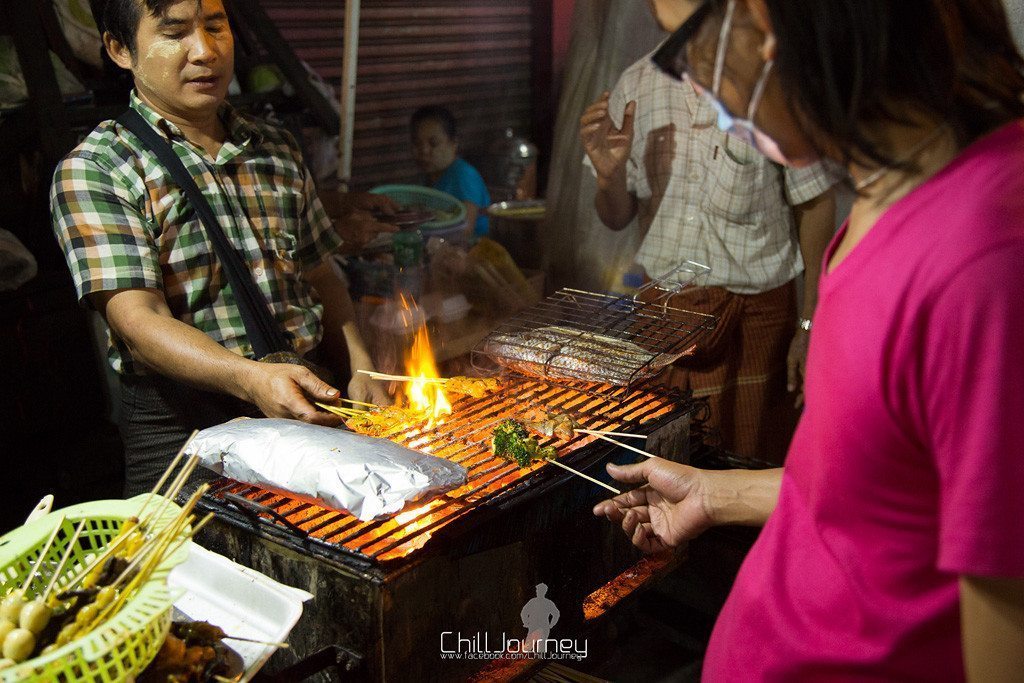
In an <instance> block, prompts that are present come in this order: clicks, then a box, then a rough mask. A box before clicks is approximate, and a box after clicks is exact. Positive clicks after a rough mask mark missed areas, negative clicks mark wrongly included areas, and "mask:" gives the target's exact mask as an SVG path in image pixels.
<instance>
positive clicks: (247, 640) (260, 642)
mask: <svg viewBox="0 0 1024 683" xmlns="http://www.w3.org/2000/svg"><path fill="white" fill-rule="evenodd" d="M221 640H237V641H240V642H242V643H253V644H255V645H269V646H271V647H281V648H284V649H286V650H287V649H288V648H290V647H291V645H289V644H288V643H283V642H281V641H277V640H256V639H255V638H242V637H241V636H222V637H221Z"/></svg>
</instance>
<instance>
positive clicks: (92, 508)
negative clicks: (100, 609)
mask: <svg viewBox="0 0 1024 683" xmlns="http://www.w3.org/2000/svg"><path fill="white" fill-rule="evenodd" d="M149 497H150V496H149V494H143V495H141V496H136V497H135V498H131V499H129V500H99V501H94V502H91V503H83V504H81V505H75V506H72V507H68V508H65V509H63V510H57V511H54V512H51V513H50V514H48V515H46V516H45V517H41V518H39V519H37V520H35V521H33V522H31V523H29V524H26V525H25V526H22V527H19V528H17V529H15V530H14V531H12V532H10V533H9V534H7V535H5V536H3V537H0V594H4V595H5V594H6V593H7V591H8V590H9V589H11V588H14V587H15V586H20V585H21V584H22V583H23V582H24V580H25V577H26V576H28V572H29V571H30V570H31V568H32V566H33V565H34V563H35V561H36V558H37V557H39V554H40V552H41V551H42V549H43V546H45V545H46V540H47V539H48V538H49V536H50V534H51V533H52V532H53V529H54V526H55V525H56V524H57V522H58V521H60V518H61V516H62V515H63V516H64V521H63V523H62V524H61V531H60V532H58V534H57V537H56V539H55V540H54V542H53V545H52V546H51V547H50V550H49V551H48V552H47V554H46V559H45V560H44V564H43V566H44V567H46V566H49V567H51V568H52V567H55V566H56V565H57V563H58V562H59V561H60V558H61V557H63V555H64V552H65V550H66V549H67V547H68V543H69V542H70V541H71V538H72V537H73V536H74V533H75V528H76V527H77V526H78V524H79V522H81V521H82V520H86V524H85V527H84V528H83V529H82V534H81V536H80V537H79V539H78V541H77V542H76V544H75V548H74V549H72V551H71V558H70V559H69V560H68V562H67V563H66V564H65V568H64V571H63V573H62V575H61V578H59V579H58V580H57V586H58V588H57V589H56V590H57V591H59V590H60V587H62V586H65V585H67V584H68V582H69V581H70V580H71V578H72V577H73V576H74V575H75V574H77V573H78V572H77V571H76V570H78V569H79V568H80V567H82V566H83V565H84V564H85V563H88V562H89V561H90V560H91V559H92V558H93V557H95V556H96V555H97V554H98V553H99V552H102V549H103V547H104V546H106V544H107V543H109V542H110V541H111V540H112V539H113V538H114V537H115V536H117V533H118V531H119V530H120V528H121V524H122V523H123V522H124V520H125V519H127V518H128V517H131V516H132V515H134V514H136V513H137V512H138V511H139V510H140V509H141V508H142V505H143V503H144V502H145V501H146V500H147V499H148V498H149ZM161 500H162V499H161ZM156 505H157V504H156V503H151V504H150V507H149V508H148V510H156V509H157V507H156ZM179 512H180V508H178V506H177V505H174V504H173V503H171V504H168V505H166V506H165V508H164V511H163V513H162V514H161V515H160V518H159V519H157V520H155V521H154V522H153V524H152V527H153V529H154V530H156V529H160V528H163V527H164V526H165V525H166V524H167V523H168V522H170V521H171V520H172V519H174V518H175V517H176V516H177V515H178V513H179ZM187 557H188V548H187V547H182V548H180V549H179V550H177V551H175V552H174V553H173V554H172V555H171V556H169V557H167V558H165V559H164V561H163V562H162V563H161V564H160V565H159V566H158V567H157V568H156V570H155V571H154V572H153V575H152V576H151V577H150V579H149V581H147V582H146V583H145V584H144V585H143V586H142V587H141V588H140V589H139V590H138V592H137V593H136V594H135V596H134V597H133V598H132V599H131V600H129V601H128V602H127V603H125V605H124V607H122V608H121V610H120V611H119V612H118V613H117V614H116V615H114V616H113V617H112V618H111V619H108V620H107V621H106V623H104V624H103V625H102V626H100V627H98V628H96V629H95V630H93V632H92V633H90V634H89V635H87V636H85V637H84V638H79V639H77V640H74V641H72V642H70V643H68V644H67V645H64V646H63V647H60V648H58V649H56V650H54V651H53V652H51V653H49V654H47V655H45V656H41V657H36V658H35V659H29V660H26V661H24V662H22V663H21V664H16V665H14V666H12V667H9V668H7V669H4V670H2V671H0V681H2V682H3V683H8V682H10V683H14V681H19V682H20V681H39V682H42V681H48V682H49V681H103V682H104V683H112V682H113V681H124V680H126V679H128V678H129V677H131V676H134V675H135V674H138V673H139V672H140V671H142V670H143V669H144V668H146V666H147V665H148V664H149V663H150V662H151V661H152V660H153V658H154V657H155V656H156V653H157V652H158V651H159V650H160V647H161V645H163V642H164V639H165V638H166V637H167V632H168V630H169V629H170V627H171V605H172V604H173V603H174V601H175V600H176V599H177V598H178V597H179V596H180V595H181V591H180V590H178V589H171V588H170V587H169V586H168V585H167V574H168V573H169V572H170V570H171V569H172V568H173V567H174V566H175V565H177V564H180V563H181V562H183V561H184V560H185V559H186V558H187ZM51 571H52V569H51ZM50 578H51V577H50V576H49V575H48V574H47V572H46V570H45V569H44V570H43V571H42V572H40V578H38V579H36V581H35V583H34V586H33V587H34V588H35V589H36V590H40V589H41V587H42V586H45V585H46V584H47V583H49V579H50ZM41 585H42V586H41Z"/></svg>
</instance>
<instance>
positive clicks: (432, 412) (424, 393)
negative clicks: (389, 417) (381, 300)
mask: <svg viewBox="0 0 1024 683" xmlns="http://www.w3.org/2000/svg"><path fill="white" fill-rule="evenodd" d="M402 303H403V304H406V305H407V306H408V304H407V302H406V301H405V299H404V297H403V299H402ZM405 374H406V375H408V376H409V377H414V378H415V379H413V380H411V381H409V382H406V383H405V384H404V386H403V389H402V390H403V392H404V394H405V402H406V405H408V407H410V408H412V409H413V410H415V411H416V412H418V413H423V415H424V416H426V418H427V428H428V429H429V428H431V427H433V426H434V425H435V424H437V422H438V421H439V420H440V418H441V417H443V416H445V415H451V414H452V405H451V403H449V402H448V398H447V397H446V396H445V395H444V389H443V387H444V385H443V384H441V383H440V382H432V381H430V380H436V379H439V378H440V377H441V376H440V375H439V374H438V372H437V364H436V363H435V362H434V351H433V349H432V348H431V347H430V336H429V335H428V334H427V327H426V325H420V326H419V328H418V329H417V330H416V336H415V337H414V338H413V343H412V348H411V349H410V350H409V354H408V355H407V356H406V358H405Z"/></svg>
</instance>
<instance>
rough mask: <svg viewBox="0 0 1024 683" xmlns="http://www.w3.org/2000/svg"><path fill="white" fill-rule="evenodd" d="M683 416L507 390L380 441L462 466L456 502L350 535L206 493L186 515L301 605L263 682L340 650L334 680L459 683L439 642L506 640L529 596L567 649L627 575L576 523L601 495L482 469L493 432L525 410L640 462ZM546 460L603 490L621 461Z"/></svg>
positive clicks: (294, 514) (621, 395)
mask: <svg viewBox="0 0 1024 683" xmlns="http://www.w3.org/2000/svg"><path fill="white" fill-rule="evenodd" d="M699 405H700V404H696V403H694V402H693V401H692V400H690V399H689V397H688V396H685V395H683V394H680V393H679V392H678V391H675V390H668V389H664V388H661V387H655V386H641V387H633V388H622V387H611V386H608V385H599V384H593V383H584V382H564V383H560V384H553V383H548V382H545V381H542V380H539V379H531V378H527V377H524V376H520V375H507V376H505V377H503V380H502V387H501V390H500V391H499V392H497V393H494V394H490V395H488V396H485V397H483V398H477V399H474V398H465V399H462V400H460V401H458V402H456V403H455V404H454V405H453V413H452V415H451V416H449V417H447V418H445V420H444V421H443V422H442V423H441V424H440V425H438V426H435V427H434V428H432V429H427V428H426V427H421V428H419V429H412V430H408V429H407V430H403V431H401V432H396V433H393V434H390V435H388V438H391V439H392V440H394V441H396V442H398V443H400V444H402V445H405V446H408V447H410V448H414V449H417V450H420V451H423V452H428V453H433V454H435V455H438V456H442V457H445V458H447V459H450V460H453V461H455V462H458V463H460V464H462V465H463V466H465V467H466V469H467V470H468V473H469V477H468V481H467V483H466V485H465V486H463V487H461V488H459V489H456V490H454V491H450V492H449V493H448V494H446V495H443V496H440V497H438V498H436V499H434V500H432V501H430V502H428V503H425V504H423V505H421V506H419V507H416V508H414V509H412V510H408V511H406V512H403V513H401V514H399V515H396V516H394V517H392V518H390V519H386V520H378V521H372V522H361V521H359V520H358V519H356V518H355V517H353V516H351V515H349V514H347V513H345V512H341V511H337V510H332V509H328V508H323V507H319V506H317V505H314V504H311V503H309V502H305V501H299V500H296V499H293V498H290V497H288V496H285V495H281V494H279V493H274V492H270V491H267V490H264V489H261V488H259V487H256V486H250V485H247V484H242V483H239V482H236V481H233V480H229V479H221V480H218V481H216V482H214V484H213V488H211V490H210V491H208V492H207V493H206V494H205V495H204V496H203V498H202V499H201V501H200V502H199V507H200V508H201V509H203V510H207V511H213V512H215V513H216V519H215V520H214V522H213V523H211V525H210V526H209V527H208V528H207V530H206V531H204V535H203V537H202V539H201V541H202V543H203V545H206V546H208V547H211V548H212V549H214V550H216V551H218V552H221V553H224V554H226V555H228V556H229V557H232V558H234V559H235V560H236V561H239V562H241V563H242V564H246V565H248V566H251V567H253V568H255V569H257V570H259V571H262V572H264V573H267V574H268V575H270V576H272V577H274V578H276V579H277V580H279V581H282V582H284V583H287V584H290V585H294V586H297V587H300V588H304V589H306V590H309V591H310V592H311V593H313V594H314V596H315V598H314V600H313V601H312V602H311V603H310V604H308V605H307V607H306V613H305V614H304V616H303V619H302V620H301V621H300V623H299V624H298V626H297V627H296V629H295V630H293V632H292V635H291V637H290V642H291V644H292V648H291V650H288V651H282V652H280V653H279V654H278V655H277V656H276V658H275V660H273V661H272V662H271V670H274V669H276V668H280V667H284V666H287V665H288V664H290V663H293V662H294V661H296V660H297V659H299V658H302V657H306V656H308V655H310V654H312V653H315V652H318V651H321V650H323V649H324V648H334V649H335V650H339V648H340V650H339V651H344V652H347V653H349V654H350V655H351V656H350V658H349V661H350V663H351V664H352V670H351V671H349V672H347V673H346V674H345V680H353V679H356V680H380V681H388V680H403V681H405V680H417V681H420V680H422V681H431V680H460V679H462V678H465V677H467V676H469V675H470V674H472V673H473V672H475V671H478V670H479V669H480V668H481V666H483V665H484V664H486V662H484V661H480V660H473V659H463V660H457V661H448V660H442V659H441V656H440V635H441V633H442V631H460V632H466V633H490V634H492V636H491V637H494V638H496V637H497V634H502V633H508V634H510V635H514V636H518V637H522V636H523V633H521V631H522V630H523V629H522V628H521V625H520V622H519V610H520V609H521V607H522V606H523V604H525V602H526V600H528V599H529V598H530V597H532V596H533V594H534V586H535V585H536V584H537V583H540V582H544V583H546V584H547V585H548V586H549V594H548V595H549V597H550V598H551V599H552V600H554V601H555V602H556V603H557V604H558V606H559V609H560V610H561V611H562V620H561V621H560V622H559V626H558V629H559V632H560V633H563V634H566V636H567V637H568V636H569V634H574V633H575V632H580V631H579V630H580V629H583V628H584V626H585V624H586V622H587V619H588V617H589V618H594V617H595V615H599V614H600V613H601V612H602V611H603V610H602V609H595V608H594V607H593V605H594V601H595V598H594V597H593V596H594V595H595V594H596V595H598V596H600V595H604V594H606V593H607V592H608V589H607V586H606V584H608V583H609V582H613V581H615V579H616V577H617V576H620V575H623V574H624V573H625V574H629V569H630V567H633V566H634V565H636V564H637V563H638V561H639V560H640V557H639V555H638V553H637V552H636V551H635V550H634V549H633V548H632V546H631V545H630V544H629V543H628V540H627V539H625V538H624V537H623V535H622V534H621V532H619V531H618V530H616V529H615V528H613V526H612V525H610V524H607V522H606V521H603V520H598V519H595V518H593V516H592V515H591V514H590V507H591V506H592V505H593V503H594V502H596V501H597V500H599V499H600V498H603V497H604V496H605V495H606V492H604V491H603V490H602V489H600V488H598V487H597V486H595V485H594V484H591V483H589V482H586V481H583V480H580V479H577V478H575V477H572V475H570V474H568V473H566V472H564V471H562V470H561V469H559V468H556V467H553V466H550V465H547V464H544V463H538V464H536V465H534V466H533V467H531V468H528V469H520V468H518V467H517V466H515V465H514V464H512V463H509V462H507V461H505V460H501V459H497V458H495V457H494V456H493V455H492V454H491V453H490V451H489V448H488V441H489V437H490V433H491V430H492V428H493V426H494V425H495V424H496V423H497V422H498V421H500V420H501V419H503V418H505V417H511V416H520V415H522V414H523V413H524V411H527V410H531V409H532V410H537V411H543V410H555V411H559V412H564V413H568V414H569V415H571V416H573V417H574V418H575V419H576V420H577V421H578V422H579V423H580V424H581V425H582V426H584V427H585V428H589V429H607V430H615V431H618V432H632V433H636V434H645V435H647V436H648V438H647V439H646V441H644V442H643V443H644V444H645V446H644V447H645V448H646V449H647V450H649V451H651V452H653V453H656V454H659V455H662V456H665V457H671V458H673V459H680V458H684V457H685V455H686V453H687V450H688V440H689V434H690V430H689V419H690V416H691V415H692V414H693V413H694V412H695V410H696V409H697V408H698V407H699ZM547 443H555V441H554V440H549V441H548V442H547ZM558 445H559V459H560V460H561V461H562V462H564V463H566V464H569V465H571V466H573V467H575V468H577V469H579V470H584V471H587V472H588V474H590V475H592V476H596V477H604V476H605V475H604V472H603V467H602V466H601V465H603V463H604V462H606V461H607V460H609V459H615V460H619V461H625V462H635V461H636V456H635V455H634V454H630V453H628V452H626V451H617V450H616V448H615V447H614V446H611V445H609V444H607V443H606V442H604V441H599V440H596V439H595V438H594V437H592V436H585V435H578V436H577V437H575V438H573V439H572V440H571V441H570V442H568V443H565V442H559V444H558ZM631 576H633V577H635V576H636V573H635V572H634V573H633V574H632V575H631ZM630 589H631V590H632V587H631V588H630ZM602 591H603V592H602ZM601 599H604V598H599V602H600V600H601ZM587 605H590V607H587ZM327 679H329V678H327Z"/></svg>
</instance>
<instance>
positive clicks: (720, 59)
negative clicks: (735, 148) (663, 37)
mask: <svg viewBox="0 0 1024 683" xmlns="http://www.w3.org/2000/svg"><path fill="white" fill-rule="evenodd" d="M735 10H736V0H729V6H728V8H727V9H726V13H725V21H723V22H722V31H721V33H720V34H719V36H718V52H717V54H716V55H715V74H714V80H713V81H712V84H711V92H708V91H707V90H705V89H703V88H701V87H700V86H699V85H697V83H696V82H695V81H693V79H690V82H691V83H693V86H694V89H695V90H696V91H697V92H698V93H699V94H701V95H702V96H703V97H704V98H705V99H706V100H707V101H708V102H709V103H710V104H711V107H712V108H713V109H714V110H715V113H716V114H717V116H718V128H719V130H721V131H722V132H724V133H728V134H729V135H732V136H733V137H736V138H738V139H740V140H742V141H743V142H745V143H747V144H748V145H750V146H751V147H753V148H754V149H756V150H757V151H758V152H760V153H761V154H763V155H765V156H766V157H768V158H769V159H771V160H772V161H774V162H775V163H777V164H782V165H783V166H790V165H792V162H791V161H790V160H789V159H788V158H786V155H785V154H783V153H782V150H781V149H780V148H779V145H778V143H777V142H775V140H773V139H772V138H771V137H770V136H769V135H768V134H767V133H765V132H764V131H762V130H761V129H760V128H758V127H757V126H756V125H755V124H754V114H756V113H757V108H758V106H760V104H761V98H762V97H764V91H765V88H766V86H767V85H768V75H769V74H770V73H771V70H772V66H774V64H775V62H774V61H772V60H768V61H767V62H765V65H764V68H763V69H761V76H760V77H759V78H758V79H757V83H756V84H754V92H753V93H752V94H751V96H750V104H749V105H748V107H747V116H746V118H742V119H741V118H738V117H736V116H733V115H732V114H731V113H729V110H728V109H727V108H726V106H725V104H723V103H722V100H721V99H720V98H719V92H720V90H721V87H722V72H723V71H724V70H725V50H726V47H727V46H728V43H729V32H730V31H731V30H732V17H733V14H734V12H735Z"/></svg>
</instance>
